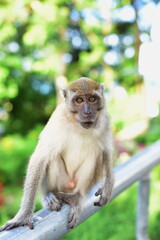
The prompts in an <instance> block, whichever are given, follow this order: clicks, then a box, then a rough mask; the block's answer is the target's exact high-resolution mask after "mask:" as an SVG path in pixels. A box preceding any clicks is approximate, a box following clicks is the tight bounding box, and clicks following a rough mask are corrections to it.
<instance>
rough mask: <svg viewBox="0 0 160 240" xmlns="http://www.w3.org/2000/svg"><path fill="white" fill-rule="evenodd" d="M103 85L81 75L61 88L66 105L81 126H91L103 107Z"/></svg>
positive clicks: (95, 121) (94, 123) (87, 127)
mask: <svg viewBox="0 0 160 240" xmlns="http://www.w3.org/2000/svg"><path fill="white" fill-rule="evenodd" d="M103 92H104V88H103V85H102V84H100V83H98V82H95V81H93V80H91V79H89V78H85V77H82V78H80V79H77V80H75V81H74V82H72V83H71V84H70V85H69V86H68V87H67V88H66V89H63V90H62V93H63V96H64V99H65V102H66V107H67V109H68V110H69V112H70V113H71V114H73V116H74V118H75V120H76V121H77V122H78V123H79V124H80V125H81V127H83V128H86V129H89V128H93V127H94V126H95V125H96V123H97V120H98V116H99V114H100V111H101V110H102V109H103V108H104V102H105V101H104V94H103Z"/></svg>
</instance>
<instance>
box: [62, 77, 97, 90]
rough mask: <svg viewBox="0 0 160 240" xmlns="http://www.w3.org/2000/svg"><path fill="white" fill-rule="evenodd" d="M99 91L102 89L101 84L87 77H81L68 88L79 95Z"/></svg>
mask: <svg viewBox="0 0 160 240" xmlns="http://www.w3.org/2000/svg"><path fill="white" fill-rule="evenodd" d="M99 89H101V84H100V83H98V82H96V81H94V80H92V79H90V78H87V77H81V78H79V79H77V80H75V81H74V82H72V83H70V85H69V86H68V87H67V90H69V91H72V92H78V93H85V92H87V93H92V92H93V91H95V90H99Z"/></svg>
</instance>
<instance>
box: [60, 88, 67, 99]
mask: <svg viewBox="0 0 160 240" xmlns="http://www.w3.org/2000/svg"><path fill="white" fill-rule="evenodd" d="M60 94H61V96H62V97H63V98H64V99H66V97H67V91H66V89H65V88H61V89H60Z"/></svg>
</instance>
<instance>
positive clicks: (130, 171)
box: [0, 141, 160, 240]
mask: <svg viewBox="0 0 160 240" xmlns="http://www.w3.org/2000/svg"><path fill="white" fill-rule="evenodd" d="M159 163H160V141H158V142H156V143H154V144H153V145H151V146H150V147H148V148H146V149H145V150H143V151H141V152H140V153H138V154H136V155H134V156H133V157H132V158H131V159H130V160H129V161H127V162H126V163H124V164H121V165H120V166H118V167H116V168H115V169H114V175H115V185H114V189H113V195H112V199H114V198H115V197H116V196H118V195H119V194H120V193H121V192H123V191H124V190H125V189H127V188H128V187H129V186H130V185H132V184H133V183H134V182H136V181H140V184H139V191H138V205H137V228H136V236H137V240H142V239H143V240H148V239H149V237H148V234H147V225H148V199H149V183H150V181H149V177H148V174H149V172H150V171H151V170H152V168H153V167H155V166H156V165H158V164H159ZM98 187H100V183H99V184H97V185H96V186H95V187H94V188H93V189H92V190H91V192H90V193H89V194H88V195H87V198H86V201H85V206H84V210H83V212H82V215H81V218H80V221H79V223H81V222H83V221H84V220H85V219H87V218H88V217H89V216H91V215H92V214H94V213H95V212H96V211H98V210H99V209H100V208H99V207H96V206H94V205H93V203H94V201H95V200H96V197H95V196H94V193H95V192H96V190H97V189H98ZM112 199H111V200H112ZM68 214H69V206H68V205H64V206H63V207H62V209H61V211H59V212H52V211H49V210H48V209H42V210H40V211H38V212H37V213H35V214H34V218H33V219H34V227H35V228H34V229H33V230H30V229H28V227H19V228H15V229H13V230H10V231H4V232H1V233H0V240H8V239H9V240H24V239H26V240H28V239H30V240H56V239H59V238H60V237H62V236H63V235H64V234H66V233H67V232H68V231H69V229H68V228H67V220H68Z"/></svg>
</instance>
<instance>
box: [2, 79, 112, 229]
mask: <svg viewBox="0 0 160 240" xmlns="http://www.w3.org/2000/svg"><path fill="white" fill-rule="evenodd" d="M61 94H62V97H63V102H62V103H60V104H59V105H58V106H57V108H56V109H55V111H54V112H53V114H52V115H51V117H50V119H49V121H48V123H47V124H46V126H45V127H44V129H43V130H42V132H41V133H40V136H39V139H38V143H37V146H36V148H35V151H34V152H33V154H32V155H31V158H30V161H29V164H28V169H27V174H26V179H25V184H24V194H23V197H22V201H21V206H20V210H19V211H18V213H17V214H16V215H15V217H14V218H13V219H11V220H10V221H8V222H7V223H6V224H5V225H4V226H2V227H1V228H0V231H3V230H10V229H12V228H15V227H19V226H24V225H27V226H28V227H29V228H30V229H33V228H34V225H33V220H32V218H33V213H34V202H35V199H36V194H37V191H38V189H39V186H41V192H42V204H43V206H44V207H47V208H49V209H50V210H52V211H59V210H60V209H61V207H62V204H64V203H67V204H68V205H69V206H70V213H69V217H68V228H70V229H72V228H73V227H75V225H76V224H77V222H78V220H79V218H80V215H81V212H82V210H83V204H84V202H85V197H86V195H87V193H88V192H89V191H90V190H91V188H92V187H93V186H94V185H95V184H96V183H97V182H98V181H100V180H102V179H103V185H102V187H101V188H99V189H98V190H97V192H96V193H95V196H97V197H98V196H99V199H97V202H94V203H93V204H94V205H95V206H100V207H101V206H104V205H105V204H106V203H107V202H108V201H109V199H110V197H111V194H112V189H113V185H114V177H113V170H112V148H113V145H112V131H111V126H110V116H109V114H108V113H107V110H106V102H105V97H104V86H103V84H101V83H98V82H96V81H94V80H92V79H90V78H87V77H81V78H79V79H77V80H75V81H73V82H71V83H70V84H69V85H68V86H67V87H66V88H65V89H61Z"/></svg>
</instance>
